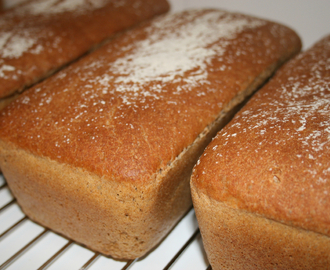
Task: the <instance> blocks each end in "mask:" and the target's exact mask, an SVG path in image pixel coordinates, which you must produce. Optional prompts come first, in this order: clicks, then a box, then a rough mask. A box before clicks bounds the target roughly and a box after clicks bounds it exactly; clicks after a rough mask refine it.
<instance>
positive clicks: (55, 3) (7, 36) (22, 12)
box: [0, 0, 125, 79]
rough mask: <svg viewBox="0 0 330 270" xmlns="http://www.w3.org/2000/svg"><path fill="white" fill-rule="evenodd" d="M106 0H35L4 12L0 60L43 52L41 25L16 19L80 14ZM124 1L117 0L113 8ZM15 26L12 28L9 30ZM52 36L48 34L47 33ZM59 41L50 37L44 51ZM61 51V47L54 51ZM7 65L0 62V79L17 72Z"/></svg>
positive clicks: (0, 21) (0, 26) (102, 3)
mask: <svg viewBox="0 0 330 270" xmlns="http://www.w3.org/2000/svg"><path fill="white" fill-rule="evenodd" d="M108 2H109V0H93V1H89V0H37V1H32V2H27V3H24V4H23V5H22V6H21V7H20V8H17V9H13V10H12V11H9V12H7V13H4V14H3V15H2V16H1V17H0V60H1V59H17V58H20V57H21V56H22V55H23V54H24V53H32V54H39V53H40V52H42V51H43V50H45V48H44V45H45V44H43V45H41V44H40V39H42V37H44V36H45V33H44V32H43V31H41V29H42V27H43V25H42V23H41V24H40V25H33V23H31V22H32V21H33V20H34V19H33V17H32V18H31V19H30V21H23V22H19V23H17V22H16V20H17V18H24V17H25V16H26V17H30V16H41V17H45V18H46V17H47V16H50V15H51V14H57V13H64V12H75V13H77V14H79V13H83V12H85V11H88V10H91V9H98V8H102V7H103V6H104V5H105V4H106V3H108ZM123 2H125V1H118V3H117V5H120V4H122V3H123ZM13 25H15V27H13ZM47 34H48V35H50V36H51V35H52V33H47ZM59 41H60V40H59V39H58V38H57V39H56V38H54V42H53V43H51V44H48V45H47V47H48V48H50V49H51V48H57V44H58V42H59ZM57 49H58V50H61V48H57ZM8 66H9V65H8V64H6V63H4V61H3V60H2V61H0V78H4V79H8V78H15V76H16V74H17V73H19V72H20V70H19V69H16V68H8Z"/></svg>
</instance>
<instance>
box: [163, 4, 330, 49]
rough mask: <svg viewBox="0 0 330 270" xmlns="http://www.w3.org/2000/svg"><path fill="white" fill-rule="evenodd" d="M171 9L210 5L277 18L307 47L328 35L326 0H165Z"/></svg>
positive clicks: (329, 14)
mask: <svg viewBox="0 0 330 270" xmlns="http://www.w3.org/2000/svg"><path fill="white" fill-rule="evenodd" d="M168 1H169V2H170V3H171V6H172V11H179V10H183V9H188V8H197V7H212V8H220V9H225V10H228V11H238V12H241V13H246V14H249V15H253V16H258V17H261V18H265V19H269V20H272V21H277V22H280V23H282V24H285V25H287V26H289V27H291V28H292V29H294V30H295V31H296V32H297V33H298V34H299V36H300V37H301V39H302V41H303V48H304V49H305V48H308V47H310V46H311V45H312V44H313V43H314V42H316V41H318V40H319V39H321V38H322V37H323V36H325V35H328V34H330V1H329V0H314V1H311V0H276V1H274V0H168Z"/></svg>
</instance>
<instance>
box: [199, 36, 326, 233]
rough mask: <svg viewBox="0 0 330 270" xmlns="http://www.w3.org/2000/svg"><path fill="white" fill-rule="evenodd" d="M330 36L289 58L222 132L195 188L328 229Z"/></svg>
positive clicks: (265, 212) (314, 227)
mask: <svg viewBox="0 0 330 270" xmlns="http://www.w3.org/2000/svg"><path fill="white" fill-rule="evenodd" d="M329 115H330V36H327V37H325V38H324V39H322V40H321V41H319V42H318V43H316V44H315V46H313V47H312V48H311V49H310V50H308V51H306V52H304V53H301V54H300V55H299V56H297V57H296V58H295V59H293V60H291V61H290V62H289V63H287V64H286V65H285V66H284V67H283V68H282V69H281V70H280V71H279V72H278V73H277V74H276V75H275V76H274V78H273V79H272V80H271V81H270V82H269V83H268V84H267V85H266V86H265V87H264V88H263V89H261V90H260V91H259V92H258V93H257V94H256V95H255V96H254V97H253V98H252V99H251V100H250V101H249V102H248V104H247V105H246V106H245V107H244V109H243V110H242V111H241V112H239V114H237V115H236V117H235V118H234V119H233V120H232V121H231V123H230V124H229V125H228V126H226V127H225V128H224V129H223V130H222V131H221V132H220V133H218V135H217V137H216V138H215V140H214V141H213V142H212V143H211V144H210V145H209V146H208V148H207V150H206V151H205V153H204V156H203V157H202V158H201V160H200V161H199V165H198V166H196V168H195V171H194V177H193V181H194V183H195V185H196V186H197V187H198V188H199V189H200V190H201V192H204V193H205V194H208V196H210V197H211V198H213V199H215V200H218V201H222V202H224V203H225V204H226V205H227V206H229V207H232V208H237V209H245V210H248V211H249V212H252V213H258V214H260V215H263V216H265V217H267V218H270V219H274V220H277V221H280V222H283V223H285V224H287V225H293V226H297V227H300V228H304V229H307V230H311V231H314V232H319V233H322V234H325V235H328V236H329V234H330V212H329V207H330V196H329V192H330V140H329V139H330V121H329Z"/></svg>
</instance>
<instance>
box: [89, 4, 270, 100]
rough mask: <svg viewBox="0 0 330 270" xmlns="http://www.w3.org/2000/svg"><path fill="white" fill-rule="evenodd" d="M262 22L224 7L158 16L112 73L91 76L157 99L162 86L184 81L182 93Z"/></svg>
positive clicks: (128, 97) (113, 65)
mask: <svg viewBox="0 0 330 270" xmlns="http://www.w3.org/2000/svg"><path fill="white" fill-rule="evenodd" d="M183 21H188V23H183ZM263 24H264V21H261V20H258V19H247V18H245V17H239V18H235V17H234V15H233V14H230V13H227V12H222V11H209V12H207V13H205V14H203V15H200V13H199V12H198V11H197V10H196V11H190V12H189V13H187V14H186V16H184V17H180V16H178V14H171V15H167V16H164V17H161V18H158V19H156V20H155V21H154V22H153V24H152V25H151V26H150V27H149V28H148V29H147V30H146V32H147V34H148V37H147V39H144V40H141V41H139V42H137V43H136V44H135V46H134V48H133V49H132V48H130V47H127V48H123V51H129V53H126V54H125V55H124V56H123V57H121V58H118V59H117V60H116V61H115V62H113V63H110V64H109V70H108V73H105V74H104V75H102V76H100V77H97V78H95V79H91V80H89V81H90V82H91V83H97V82H98V83H99V84H102V85H103V86H105V87H107V86H109V85H108V83H109V82H112V83H114V84H115V86H116V92H120V93H123V94H125V93H129V92H130V93H134V92H139V93H140V94H141V95H144V96H149V97H150V96H152V97H154V98H155V99H157V98H159V96H158V95H157V93H160V92H161V91H162V85H164V84H166V83H169V82H170V83H180V86H178V87H177V91H178V92H180V91H181V90H189V89H190V88H191V87H195V86H197V85H201V84H203V83H207V77H208V72H207V66H208V64H209V63H210V61H212V59H215V58H220V57H221V56H222V55H223V53H224V52H225V50H226V47H227V45H228V43H229V42H228V41H229V40H230V39H233V38H235V37H236V35H237V34H238V33H240V32H241V31H242V30H244V29H248V28H256V27H260V26H261V25H263ZM169 30H170V31H169ZM223 68H225V67H223ZM150 83H152V84H151V85H148V84H150ZM146 85H148V87H146ZM143 89H148V90H144V91H142V90H143ZM141 91H142V92H141ZM202 94H203V93H201V95H202ZM122 99H123V101H124V103H126V104H131V103H132V102H133V100H134V97H132V95H122Z"/></svg>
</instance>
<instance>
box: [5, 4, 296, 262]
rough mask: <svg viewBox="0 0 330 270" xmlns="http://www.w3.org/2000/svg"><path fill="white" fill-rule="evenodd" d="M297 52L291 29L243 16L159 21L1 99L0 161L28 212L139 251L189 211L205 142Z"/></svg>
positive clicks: (121, 249) (73, 233)
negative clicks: (195, 171)
mask: <svg viewBox="0 0 330 270" xmlns="http://www.w3.org/2000/svg"><path fill="white" fill-rule="evenodd" d="M299 50H300V40H299V38H298V36H297V35H296V34H295V33H294V32H293V31H292V30H290V29H288V28H286V27H284V26H280V25H278V24H273V23H271V22H267V21H263V20H259V19H255V18H251V17H248V16H244V15H240V14H231V13H227V12H224V11H218V10H193V11H186V12H182V13H178V14H169V15H166V16H162V17H159V18H157V19H155V20H153V21H152V22H149V23H145V24H143V25H141V26H140V27H138V28H135V29H133V30H131V31H129V32H127V33H125V34H123V35H121V36H119V37H117V38H116V39H114V40H113V41H112V42H110V43H108V44H106V45H104V46H103V47H102V48H100V49H98V50H97V51H95V52H93V53H91V54H90V55H88V56H86V57H85V58H83V59H81V60H80V61H78V62H76V63H75V64H72V65H71V66H70V67H68V68H67V69H65V70H63V71H61V72H59V73H57V74H56V75H55V76H52V77H51V78H49V79H47V80H45V81H44V82H42V83H40V84H38V85H36V86H35V87H33V88H31V89H29V90H28V91H26V92H25V93H23V94H22V95H21V96H20V97H19V98H18V99H16V100H15V101H14V102H13V103H11V104H10V105H9V106H7V107H6V108H5V109H4V110H3V111H2V113H1V117H0V125H1V126H2V127H3V128H2V129H1V130H0V137H1V140H0V141H1V143H0V144H1V146H0V147H1V158H0V164H1V168H2V170H3V172H4V175H5V176H6V177H7V181H8V184H9V186H10V188H11V189H12V190H13V193H14V195H15V196H16V197H17V200H18V202H19V203H20V204H21V205H22V207H23V209H24V211H25V212H26V213H28V215H29V216H31V217H32V218H33V219H35V220H37V221H38V222H40V223H42V224H43V225H45V226H47V227H50V228H52V229H54V230H56V231H59V232H61V233H63V234H65V235H68V236H70V237H72V238H73V239H75V240H76V241H79V242H82V243H84V244H86V245H88V246H89V247H91V248H93V249H96V250H98V251H100V252H102V253H105V254H108V255H109V254H110V255H112V256H115V257H118V258H135V257H137V256H142V255H143V254H145V253H146V252H147V251H149V250H150V249H151V248H152V247H153V246H154V245H155V244H157V243H158V242H159V241H160V240H161V239H162V238H163V237H164V236H165V235H166V234H167V233H168V232H169V230H170V229H171V228H172V227H173V226H174V224H175V223H176V222H177V221H178V220H179V218H180V217H181V216H182V214H183V213H184V212H185V211H187V210H188V208H189V207H190V206H191V198H190V191H189V177H190V174H191V170H192V167H193V165H194V164H195V162H196V161H197V158H198V156H199V155H200V153H201V152H202V150H203V149H204V147H205V146H206V144H207V143H208V142H209V141H210V140H211V137H212V136H213V135H215V133H216V132H217V131H218V130H219V129H220V127H221V126H223V124H224V122H225V121H226V118H227V117H228V116H229V114H230V113H232V111H233V110H234V108H235V106H236V105H237V104H238V103H239V102H241V101H242V100H244V99H245V98H246V96H247V95H249V94H251V93H252V92H253V91H255V90H256V89H257V88H258V87H259V86H260V85H261V84H262V83H263V82H264V81H265V80H266V79H267V78H268V77H269V76H270V75H271V74H272V73H273V72H274V70H275V69H276V68H277V67H278V66H279V65H280V64H281V63H283V62H284V61H285V60H287V59H288V58H289V57H291V56H292V55H294V54H295V53H297V52H298V51H299ZM23 157H24V158H23ZM22 164H24V166H23V165H22ZM22 187H23V188H22ZM119 191H121V192H122V194H121V193H120V192H119ZM91 192H92V194H91ZM38 194H39V195H38ZM41 194H42V195H41ZM117 194H118V195H117ZM80 200H83V201H82V202H80ZM45 202H46V203H45ZM62 205H64V206H65V207H62ZM54 209H55V210H54ZM96 209H99V210H97V211H96ZM141 210H142V211H141ZM53 211H56V212H58V213H59V214H58V215H59V216H61V218H58V217H56V216H53V215H51V214H49V213H51V212H53ZM77 213H79V215H78V214H77ZM111 221H113V222H111ZM112 223H113V224H112ZM105 224H106V225H105ZM146 224H147V227H146ZM104 225H105V226H104ZM91 228H92V229H93V233H91V232H90V230H91ZM108 234H109V235H108ZM91 235H93V237H91ZM132 247H137V248H132Z"/></svg>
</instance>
